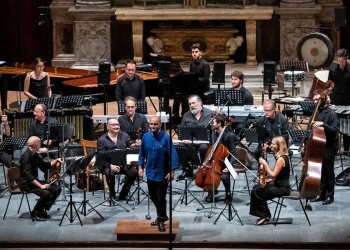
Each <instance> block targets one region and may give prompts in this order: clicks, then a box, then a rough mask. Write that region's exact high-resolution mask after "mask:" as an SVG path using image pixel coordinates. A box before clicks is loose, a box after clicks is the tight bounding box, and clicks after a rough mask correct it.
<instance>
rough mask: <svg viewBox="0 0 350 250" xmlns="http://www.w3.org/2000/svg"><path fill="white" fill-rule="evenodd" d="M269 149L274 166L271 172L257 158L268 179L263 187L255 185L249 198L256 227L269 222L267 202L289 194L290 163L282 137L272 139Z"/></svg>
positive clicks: (260, 159)
mask: <svg viewBox="0 0 350 250" xmlns="http://www.w3.org/2000/svg"><path fill="white" fill-rule="evenodd" d="M270 149H271V151H272V152H273V153H274V155H275V158H276V163H275V166H274V168H273V170H271V169H270V167H269V165H268V164H267V162H266V161H265V160H264V159H263V158H259V163H260V164H261V165H262V166H263V168H264V169H265V172H266V173H267V175H268V176H269V178H268V179H267V181H266V185H265V186H261V185H260V184H257V185H255V186H254V187H253V190H252V192H251V196H250V211H249V214H251V215H253V216H257V217H259V219H258V220H257V221H256V222H255V225H257V226H260V225H266V224H268V222H269V220H270V217H271V213H270V210H269V208H268V206H267V201H268V200H271V199H273V198H275V197H281V196H285V195H289V194H290V184H289V174H290V173H289V172H290V161H289V157H288V156H289V152H288V148H287V145H286V141H285V139H284V138H283V137H282V136H277V137H274V138H273V139H272V142H271V145H270Z"/></svg>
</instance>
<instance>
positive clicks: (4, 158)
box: [0, 151, 12, 168]
mask: <svg viewBox="0 0 350 250" xmlns="http://www.w3.org/2000/svg"><path fill="white" fill-rule="evenodd" d="M0 162H1V163H2V164H4V165H5V166H6V167H8V168H9V167H11V166H12V160H11V157H10V156H9V155H8V154H6V153H5V152H1V151H0Z"/></svg>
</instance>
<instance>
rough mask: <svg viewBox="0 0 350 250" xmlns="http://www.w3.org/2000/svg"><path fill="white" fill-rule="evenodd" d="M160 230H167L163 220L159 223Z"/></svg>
mask: <svg viewBox="0 0 350 250" xmlns="http://www.w3.org/2000/svg"><path fill="white" fill-rule="evenodd" d="M158 231H159V232H165V231H166V229H165V225H164V222H163V221H161V222H159V224H158Z"/></svg>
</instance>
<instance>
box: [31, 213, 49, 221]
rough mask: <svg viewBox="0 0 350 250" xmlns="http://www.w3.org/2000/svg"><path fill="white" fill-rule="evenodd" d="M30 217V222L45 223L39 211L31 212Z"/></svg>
mask: <svg viewBox="0 0 350 250" xmlns="http://www.w3.org/2000/svg"><path fill="white" fill-rule="evenodd" d="M30 216H31V217H32V221H46V218H44V217H43V216H42V215H41V214H40V212H39V211H32V212H31V214H30Z"/></svg>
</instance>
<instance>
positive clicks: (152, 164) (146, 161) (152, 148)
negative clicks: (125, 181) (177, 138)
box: [138, 116, 179, 232]
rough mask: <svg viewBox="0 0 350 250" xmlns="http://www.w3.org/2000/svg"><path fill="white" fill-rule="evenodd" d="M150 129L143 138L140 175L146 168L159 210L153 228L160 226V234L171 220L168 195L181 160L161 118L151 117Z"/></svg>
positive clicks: (151, 190) (149, 190)
mask: <svg viewBox="0 0 350 250" xmlns="http://www.w3.org/2000/svg"><path fill="white" fill-rule="evenodd" d="M149 127H150V130H149V131H148V132H147V133H145V134H144V135H143V137H142V144H141V148H140V152H139V160H138V166H139V167H138V174H139V176H140V177H141V176H143V172H144V170H143V169H144V168H146V176H147V186H148V192H149V195H150V198H151V200H152V202H153V203H154V205H155V207H156V209H157V219H156V220H155V221H153V222H152V223H151V226H158V230H159V231H160V232H165V226H164V222H165V221H167V220H168V219H169V218H168V216H167V214H166V193H167V188H168V183H169V182H170V181H172V180H173V179H174V171H175V169H177V168H178V167H179V158H178V156H177V153H176V149H175V147H174V144H173V143H172V142H171V141H170V136H169V135H168V134H167V133H165V132H164V131H162V130H161V127H162V123H161V120H160V117H159V116H152V117H151V119H150V122H149ZM170 157H171V171H170V166H169V163H170Z"/></svg>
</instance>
